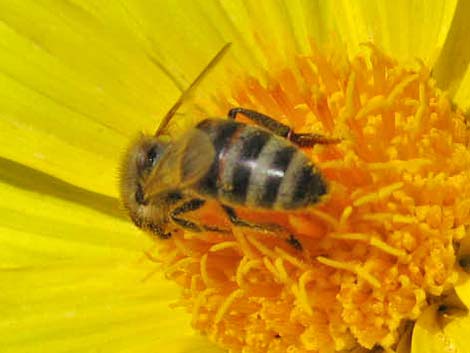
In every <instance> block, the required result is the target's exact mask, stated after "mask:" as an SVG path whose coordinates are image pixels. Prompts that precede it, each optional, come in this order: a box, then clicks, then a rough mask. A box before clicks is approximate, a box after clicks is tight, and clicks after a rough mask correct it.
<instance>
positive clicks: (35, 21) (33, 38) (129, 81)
mask: <svg viewBox="0 0 470 353" xmlns="http://www.w3.org/2000/svg"><path fill="white" fill-rule="evenodd" d="M0 20H1V21H0V48H1V49H0V50H1V51H2V55H1V56H0V131H1V135H0V139H1V140H2V141H3V142H2V147H1V148H0V153H1V155H2V156H3V157H6V158H8V159H11V160H14V161H17V162H20V163H23V164H25V165H28V166H30V167H33V168H37V169H39V170H42V171H44V172H46V173H49V174H52V175H54V176H57V177H59V178H61V179H64V180H66V181H68V182H70V183H73V184H76V185H79V186H81V187H84V188H87V189H89V190H92V191H96V192H100V193H103V194H107V195H116V194H117V191H116V187H115V185H116V174H117V172H116V165H117V164H118V161H119V158H120V155H121V152H122V150H123V149H124V148H125V144H126V143H127V140H128V138H129V136H133V135H134V134H135V133H136V132H137V131H140V130H142V129H147V128H150V127H154V126H155V125H156V123H157V122H158V119H159V117H160V116H161V115H162V114H163V112H164V111H165V110H166V109H167V108H168V106H169V103H170V101H172V100H174V96H175V94H176V89H175V87H174V86H173V83H172V82H171V81H170V80H169V79H168V78H167V77H165V75H164V74H163V73H162V71H161V70H160V69H159V68H158V67H156V66H155V65H154V64H153V63H152V62H151V60H150V59H149V58H148V56H147V55H146V53H145V51H143V50H142V48H141V47H140V46H139V45H138V43H137V42H136V41H135V40H132V36H131V35H130V33H128V34H127V35H126V34H125V33H126V31H124V30H122V28H121V31H118V30H115V31H112V30H111V31H110V30H109V29H108V28H107V23H106V21H105V19H102V20H104V22H101V21H100V20H101V19H96V18H93V17H92V16H91V15H90V14H88V13H86V12H84V11H82V10H81V9H80V8H78V7H76V6H73V5H70V4H67V3H65V2H61V1H52V2H50V3H49V4H48V2H47V1H46V3H44V4H40V3H38V2H35V1H24V2H21V3H12V2H2V3H1V4H0Z"/></svg>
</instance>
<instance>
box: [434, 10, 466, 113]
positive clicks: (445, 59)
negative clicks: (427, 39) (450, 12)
mask: <svg viewBox="0 0 470 353" xmlns="http://www.w3.org/2000/svg"><path fill="white" fill-rule="evenodd" d="M469 16H470V3H469V2H468V1H459V2H458V5H457V8H456V11H455V16H454V18H453V20H452V25H451V27H450V30H449V34H448V36H447V40H446V42H445V45H444V47H443V49H442V51H441V53H440V56H439V59H438V60H437V62H436V65H435V67H434V71H433V75H434V77H435V78H436V80H437V82H438V84H439V86H440V87H441V88H442V89H445V90H448V91H449V92H450V93H451V95H454V96H455V97H454V101H455V102H456V103H457V104H458V105H459V106H460V107H462V108H463V109H468V108H469V106H470V98H469V93H470V73H469V70H468V64H469V63H470V48H469V46H468V33H469V28H470V27H469V24H468V23H469V22H468V18H469Z"/></svg>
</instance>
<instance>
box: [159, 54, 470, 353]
mask: <svg viewBox="0 0 470 353" xmlns="http://www.w3.org/2000/svg"><path fill="white" fill-rule="evenodd" d="M369 50H370V51H369V52H368V53H367V54H363V55H360V56H358V57H356V58H354V59H353V60H351V61H350V62H347V61H339V60H337V59H332V58H327V57H325V56H322V55H313V56H309V57H298V58H297V61H296V67H295V69H292V68H286V69H279V70H277V71H273V72H269V73H268V74H267V75H268V77H267V79H266V81H265V83H261V82H260V81H259V80H257V79H256V78H254V77H244V78H240V79H239V80H238V81H237V82H235V83H234V84H233V86H232V88H233V89H232V96H231V97H225V98H224V99H221V100H219V101H218V103H217V104H218V108H219V109H220V112H222V114H224V115H225V114H226V111H227V110H228V109H229V107H233V106H241V107H245V108H250V109H254V110H256V111H259V112H262V113H264V114H266V115H269V116H271V117H273V118H275V119H276V120H278V121H280V122H282V123H284V124H286V125H288V126H290V127H292V128H293V130H294V131H296V132H302V133H318V134H322V135H325V136H327V137H333V138H339V139H340V142H339V143H337V144H330V145H316V146H314V147H313V148H311V149H305V150H304V152H305V153H306V154H307V155H308V156H309V157H310V158H311V159H312V161H313V162H314V163H315V165H316V166H318V168H319V170H321V173H322V174H323V175H324V177H325V179H326V180H327V181H328V183H329V194H328V195H327V197H326V198H324V199H323V200H322V201H321V202H320V203H319V204H318V205H317V206H316V207H313V208H311V209H308V210H303V211H301V212H299V211H297V212H261V211H259V212H258V210H253V209H244V208H242V207H241V208H240V209H239V210H238V212H239V213H240V216H241V217H247V218H249V219H250V220H255V221H256V222H258V223H260V222H261V223H264V222H266V223H273V222H275V223H277V224H281V225H283V226H285V227H287V228H288V229H289V231H291V232H292V234H294V235H295V237H296V238H297V239H298V240H299V241H300V242H301V244H302V246H303V250H302V251H299V250H298V249H297V250H296V249H295V248H294V247H292V246H290V245H289V244H288V243H287V242H285V241H283V240H282V239H279V237H276V236H273V235H272V234H268V233H266V232H259V231H255V230H253V229H248V228H242V227H232V230H233V234H232V235H227V234H218V233H214V232H212V233H210V232H208V233H203V234H201V233H190V232H185V233H184V235H182V236H175V237H173V238H172V239H170V240H168V241H166V242H164V243H163V245H162V249H161V253H162V255H161V257H162V258H163V261H164V263H165V265H166V275H167V276H168V277H170V278H172V279H173V280H175V281H177V282H178V283H179V284H181V286H182V287H183V288H184V291H183V298H182V302H181V303H182V305H184V306H185V307H187V308H188V309H189V310H191V311H192V313H193V322H192V324H193V326H194V327H195V328H196V329H197V330H199V331H201V332H203V333H205V334H207V335H208V336H209V337H210V339H212V340H213V341H215V342H217V343H219V344H221V345H222V346H224V347H229V348H232V349H234V350H235V351H241V350H243V351H244V352H260V353H261V352H307V351H309V352H322V353H323V352H334V351H341V350H349V349H354V348H357V347H364V348H368V349H371V348H373V347H375V346H382V347H384V348H387V349H394V347H396V345H397V343H398V341H399V339H400V332H402V330H403V326H404V325H405V324H406V323H407V322H409V321H410V320H411V321H415V320H416V319H417V318H418V316H419V315H420V314H421V313H422V312H423V310H424V309H425V308H426V307H427V306H428V302H429V298H431V297H436V296H440V295H442V294H443V293H444V292H445V291H447V290H449V289H450V288H452V287H453V285H454V284H455V283H456V280H457V271H456V270H455V262H456V256H455V251H454V245H455V243H458V242H459V241H460V240H461V239H462V238H463V237H464V236H465V234H466V230H465V227H466V226H468V225H469V223H470V216H469V214H470V212H469V210H470V187H469V185H470V173H469V170H470V151H469V150H468V149H467V144H468V141H469V132H468V131H467V128H466V123H465V118H464V116H463V114H462V113H460V112H458V111H455V110H454V109H453V108H452V106H451V103H450V102H449V100H448V98H447V97H446V95H445V94H444V93H443V92H440V91H439V90H438V89H437V88H436V86H435V83H434V81H433V80H432V78H430V72H429V70H428V69H427V68H426V67H424V66H418V67H417V68H413V69H411V68H405V67H403V66H400V65H399V64H397V63H396V62H395V61H393V60H392V59H390V58H388V57H386V56H384V55H383V54H382V53H380V52H378V51H377V50H376V49H374V48H369ZM194 217H197V220H198V221H199V222H204V223H209V224H222V225H224V226H226V227H227V226H228V227H230V223H229V222H228V221H227V220H226V219H225V218H224V215H223V213H222V212H221V211H220V209H219V208H217V204H216V202H214V203H213V205H209V206H208V207H206V209H205V210H203V211H201V212H200V213H198V214H197V215H194Z"/></svg>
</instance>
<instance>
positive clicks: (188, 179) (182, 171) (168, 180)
mask: <svg viewBox="0 0 470 353" xmlns="http://www.w3.org/2000/svg"><path fill="white" fill-rule="evenodd" d="M214 156H215V150H214V147H213V145H212V142H211V140H210V139H209V136H208V135H207V134H205V133H204V132H202V131H200V130H198V129H191V130H190V131H188V132H187V133H186V134H184V135H183V136H182V138H180V139H178V140H177V141H175V142H174V143H172V144H170V146H168V148H167V149H166V151H165V153H164V155H163V156H162V158H161V159H160V161H159V162H158V165H157V166H156V167H155V168H154V170H153V171H152V173H151V174H150V176H149V177H148V179H147V183H146V184H145V186H144V193H145V195H146V196H153V195H156V194H158V193H161V192H163V191H167V190H174V189H184V188H187V187H189V186H191V185H192V184H194V183H196V182H197V181H198V180H200V179H201V178H202V177H203V176H204V175H205V174H206V173H207V172H208V171H209V168H210V166H211V165H212V162H213V160H214Z"/></svg>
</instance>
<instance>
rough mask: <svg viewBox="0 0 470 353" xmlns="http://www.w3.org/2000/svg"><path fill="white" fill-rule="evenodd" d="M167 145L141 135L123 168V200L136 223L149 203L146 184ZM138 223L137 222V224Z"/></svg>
mask: <svg viewBox="0 0 470 353" xmlns="http://www.w3.org/2000/svg"><path fill="white" fill-rule="evenodd" d="M165 148H166V144H164V143H162V142H161V141H159V140H158V139H157V138H156V137H155V136H148V135H141V136H139V138H137V139H136V140H135V142H134V143H132V144H131V146H130V147H129V149H128V151H127V154H126V156H125V158H124V161H123V163H122V168H121V185H120V189H121V190H120V191H121V198H122V201H123V203H124V206H125V207H126V209H127V210H128V211H129V213H130V214H131V217H132V218H133V220H134V222H136V217H140V218H141V216H142V212H143V211H144V208H145V206H146V205H147V203H148V200H146V198H145V195H144V184H145V182H146V180H147V178H148V177H149V175H150V174H151V172H152V170H153V169H154V168H155V166H156V165H157V164H158V161H159V160H160V158H161V156H162V155H163V152H164V151H165ZM136 223H137V222H136Z"/></svg>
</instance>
